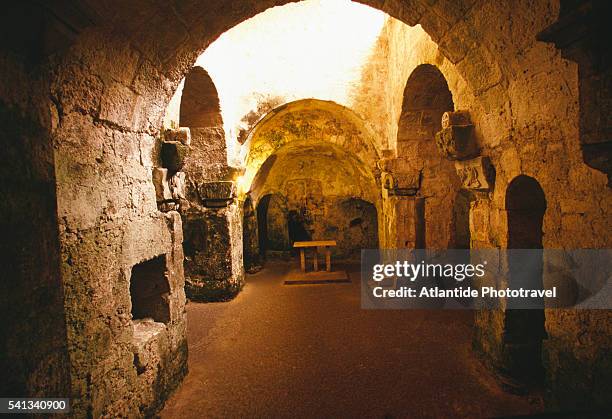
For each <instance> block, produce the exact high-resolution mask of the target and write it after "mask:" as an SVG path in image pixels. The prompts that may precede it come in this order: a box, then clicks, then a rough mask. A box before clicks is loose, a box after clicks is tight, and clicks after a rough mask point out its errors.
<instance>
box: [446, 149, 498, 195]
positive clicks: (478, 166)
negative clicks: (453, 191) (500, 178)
mask: <svg viewBox="0 0 612 419" xmlns="http://www.w3.org/2000/svg"><path fill="white" fill-rule="evenodd" d="M455 169H456V170H457V175H458V176H459V179H461V183H462V187H464V188H465V189H471V190H475V191H490V190H492V189H493V184H494V182H495V169H494V168H493V165H492V164H491V161H490V160H489V158H488V157H486V156H481V157H476V158H475V159H472V160H464V161H457V162H455Z"/></svg>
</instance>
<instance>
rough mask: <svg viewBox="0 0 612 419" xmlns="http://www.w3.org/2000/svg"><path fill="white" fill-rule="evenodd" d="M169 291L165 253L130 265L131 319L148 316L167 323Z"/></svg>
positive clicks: (168, 316)
mask: <svg viewBox="0 0 612 419" xmlns="http://www.w3.org/2000/svg"><path fill="white" fill-rule="evenodd" d="M169 293H170V285H169V283H168V270H167V269H166V255H161V256H157V257H155V258H153V259H150V260H146V261H144V262H141V263H138V264H136V265H134V266H133V267H132V276H131V278H130V297H131V300H132V319H133V320H141V319H147V318H149V319H153V321H156V322H161V323H168V321H169V320H170V307H169V305H168V294H169Z"/></svg>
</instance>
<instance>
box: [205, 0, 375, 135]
mask: <svg viewBox="0 0 612 419" xmlns="http://www.w3.org/2000/svg"><path fill="white" fill-rule="evenodd" d="M385 17H386V15H385V14H384V13H383V12H380V11H378V10H375V9H372V8H370V7H368V6H364V5H362V4H358V3H353V2H351V1H349V0H306V1H302V2H298V3H291V4H287V5H285V6H281V7H274V8H271V9H268V10H267V11H265V12H264V13H261V14H259V15H257V16H255V17H253V18H252V19H249V20H247V21H245V22H243V23H241V24H240V25H238V26H236V27H234V28H232V29H230V30H229V31H227V32H226V33H224V34H223V35H222V36H221V37H219V39H217V40H216V41H215V42H214V43H212V44H211V45H210V46H209V48H208V49H207V50H206V51H205V52H204V54H202V56H200V57H199V58H198V60H197V62H196V65H200V66H202V67H204V68H205V69H206V70H207V71H208V72H209V74H210V75H211V77H212V79H213V80H214V82H215V85H216V87H217V90H218V92H219V97H220V101H221V109H222V114H223V120H224V123H225V127H226V130H228V133H230V135H231V134H232V133H233V134H235V132H236V131H235V129H236V127H237V126H238V125H239V123H240V120H241V119H242V118H243V117H244V115H246V114H247V113H248V112H249V111H251V110H253V109H256V107H257V99H258V98H259V99H261V98H262V97H263V98H267V97H273V98H280V99H281V102H290V101H294V100H297V99H302V98H317V99H326V100H333V101H335V102H337V103H340V104H348V103H347V102H348V99H349V94H350V92H351V85H352V84H354V83H356V82H358V81H359V80H360V78H361V67H362V65H363V64H364V63H365V61H366V60H367V58H368V56H369V55H370V54H371V53H372V47H373V45H374V43H375V42H376V39H377V38H378V35H379V34H380V31H381V29H382V26H383V24H384V21H385ZM231 136H233V135H231Z"/></svg>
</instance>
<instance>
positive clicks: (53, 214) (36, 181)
mask: <svg viewBox="0 0 612 419" xmlns="http://www.w3.org/2000/svg"><path fill="white" fill-rule="evenodd" d="M8 16H11V14H10V13H9V14H8ZM5 47H6V46H5V45H3V47H2V48H0V74H2V78H1V80H0V143H1V145H0V147H1V148H2V153H3V154H2V155H3V163H2V166H1V168H0V176H1V178H2V179H3V181H2V182H1V186H0V190H1V191H2V194H3V196H4V198H3V199H2V203H1V204H0V226H1V228H2V232H3V239H2V240H1V241H0V266H2V274H1V275H0V315H1V316H2V319H3V321H2V324H1V325H0V369H1V370H2V374H1V378H0V394H2V395H3V396H14V397H16V396H19V397H25V396H29V397H43V396H47V397H65V396H62V395H66V394H68V392H69V389H70V376H69V373H68V369H69V361H68V349H67V343H66V324H65V319H64V288H63V286H62V280H61V276H60V247H59V240H58V220H57V204H56V191H55V188H56V186H55V184H56V178H55V173H54V161H53V148H52V140H51V129H52V126H53V125H54V124H56V123H57V119H56V117H55V118H54V115H53V111H54V107H53V105H52V104H51V102H50V101H49V100H48V95H47V94H46V91H47V89H48V84H47V82H46V80H45V79H44V71H43V69H42V68H31V67H30V66H28V64H27V62H26V60H25V59H24V57H23V56H19V55H16V54H15V53H13V52H11V51H8V50H7V49H6V48H5ZM20 52H21V53H23V52H24V51H20Z"/></svg>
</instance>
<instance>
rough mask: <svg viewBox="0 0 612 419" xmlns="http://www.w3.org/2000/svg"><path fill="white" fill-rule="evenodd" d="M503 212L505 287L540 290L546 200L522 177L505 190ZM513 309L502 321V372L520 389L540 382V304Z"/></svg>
mask: <svg viewBox="0 0 612 419" xmlns="http://www.w3.org/2000/svg"><path fill="white" fill-rule="evenodd" d="M506 211H507V218H508V246H507V247H508V250H509V254H508V265H509V266H508V270H509V272H508V273H509V276H508V285H509V287H510V288H513V289H517V288H521V287H522V288H525V289H542V287H543V280H542V275H543V262H542V248H543V244H542V237H543V229H542V226H543V219H544V213H545V211H546V197H545V195H544V191H543V190H542V187H541V186H540V184H539V183H538V181H537V180H535V179H534V178H532V177H529V176H525V175H520V176H517V177H516V178H514V179H513V180H512V181H511V182H510V184H509V185H508V189H507V190H506ZM517 249H520V250H517ZM521 304H523V305H524V304H525V302H524V301H521ZM513 307H514V304H513V301H511V300H509V301H508V308H507V309H506V312H505V317H504V335H503V341H504V356H505V362H506V365H505V370H506V373H507V374H508V375H509V376H510V377H511V378H513V379H516V380H518V382H519V384H520V385H525V384H531V383H533V382H538V381H540V380H541V379H542V378H543V367H542V340H543V339H544V338H545V337H546V330H545V319H544V300H543V299H533V301H529V307H531V308H524V307H523V308H513Z"/></svg>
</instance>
